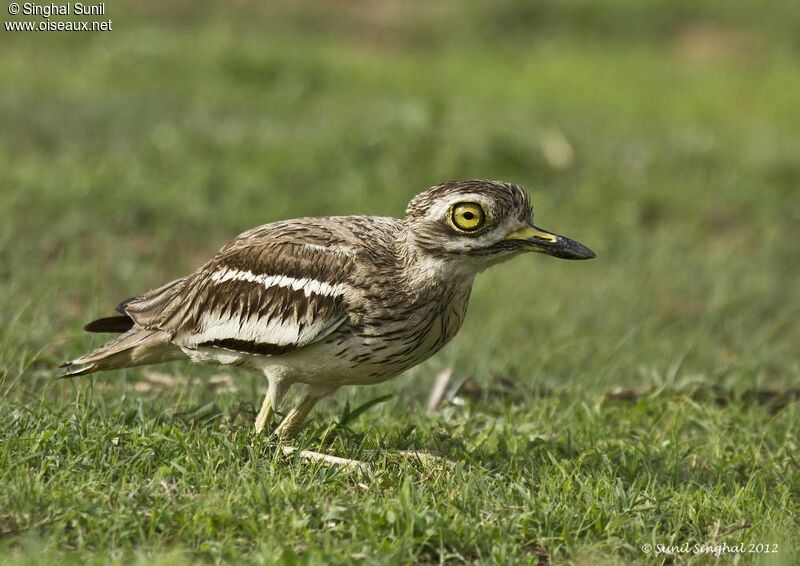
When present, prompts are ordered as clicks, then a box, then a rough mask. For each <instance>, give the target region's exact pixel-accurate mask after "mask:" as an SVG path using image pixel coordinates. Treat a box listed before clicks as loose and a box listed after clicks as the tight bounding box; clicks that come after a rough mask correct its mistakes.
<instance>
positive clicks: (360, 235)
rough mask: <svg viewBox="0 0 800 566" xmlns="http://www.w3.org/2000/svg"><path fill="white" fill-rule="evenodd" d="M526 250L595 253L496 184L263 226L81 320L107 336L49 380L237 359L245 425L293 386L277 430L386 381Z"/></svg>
mask: <svg viewBox="0 0 800 566" xmlns="http://www.w3.org/2000/svg"><path fill="white" fill-rule="evenodd" d="M528 252H537V253H540V254H546V255H549V256H553V257H556V258H562V259H573V260H583V259H591V258H593V257H595V254H594V252H592V251H591V250H590V249H589V248H588V247H586V246H584V245H583V244H580V243H578V242H577V241H575V240H572V239H570V238H567V237H564V236H560V235H557V234H555V233H553V232H550V231H547V230H544V229H542V228H538V227H537V226H536V225H535V224H534V223H533V209H532V207H531V204H530V198H529V196H528V193H527V192H526V191H525V190H524V189H523V188H521V187H520V186H518V185H515V184H512V183H507V182H501V181H488V180H466V181H447V182H443V183H440V184H437V185H435V186H433V187H431V188H429V189H427V190H425V191H424V192H421V193H419V194H418V195H416V196H415V197H414V198H413V199H412V200H411V201H410V202H409V204H408V206H407V208H406V211H405V216H404V217H403V218H394V217H380V216H327V217H306V218H297V219H293V220H283V221H277V222H273V223H270V224H265V225H263V226H259V227H256V228H253V229H251V230H248V231H246V232H244V233H242V234H240V235H239V236H237V237H235V238H234V239H233V240H231V241H230V242H228V243H227V244H225V245H224V246H223V247H222V248H221V249H220V250H219V251H218V252H217V253H216V254H215V255H214V256H213V257H212V258H211V259H210V260H209V261H208V262H206V263H205V264H204V265H202V266H201V267H200V268H199V269H197V270H196V271H194V272H193V273H191V274H189V275H187V276H185V277H181V278H179V279H176V280H174V281H171V282H169V283H167V284H165V285H163V286H161V287H158V288H156V289H154V290H151V291H149V292H146V293H144V294H142V295H138V296H136V297H133V298H130V299H127V300H125V301H123V302H122V303H120V304H119V306H117V308H116V311H117V312H118V313H119V314H118V315H115V316H111V317H106V318H100V319H98V320H94V321H92V322H90V323H88V324H87V325H86V326H85V327H84V330H86V331H87V332H98V333H118V334H119V336H117V337H116V338H114V339H112V340H110V341H109V342H107V343H106V344H104V345H103V346H101V347H99V348H97V349H95V350H94V351H91V352H89V353H87V354H85V355H83V356H81V357H78V358H76V359H74V360H72V361H69V362H66V363H64V364H61V366H60V367H61V368H62V369H63V372H62V374H61V377H75V376H80V375H86V374H90V373H93V372H99V371H106V370H114V369H119V368H127V367H134V366H143V365H149V364H157V363H162V362H168V361H173V360H187V359H188V360H190V361H191V362H195V363H199V364H217V365H231V366H239V367H242V368H244V369H247V370H251V371H255V372H258V373H260V374H262V375H263V376H264V377H265V379H266V386H267V391H266V395H265V397H264V401H263V403H262V405H261V410H260V411H259V413H258V415H257V417H256V419H255V430H256V432H257V433H262V431H264V430H265V429H269V428H271V425H272V421H273V420H274V418H275V416H276V411H278V410H279V408H280V404H281V401H282V400H283V399H284V397H285V395H286V393H287V391H288V390H289V389H290V387H292V385H295V384H302V385H304V386H305V391H304V393H303V394H302V396H301V398H300V401H299V403H297V404H296V405H295V406H294V407H293V408H292V409H291V410H290V411H289V412H288V413H287V414H286V415H285V416H284V418H283V419H282V421H281V422H280V423H279V424H278V426H277V428H275V429H274V430H273V431H272V433H277V436H278V438H279V439H280V440H285V439H289V438H292V437H294V436H295V435H296V434H297V433H298V432H299V431H300V430H301V428H302V426H303V423H304V421H305V420H306V417H307V416H308V414H309V413H310V411H311V410H312V408H313V407H314V406H315V405H316V404H317V403H318V402H319V401H320V399H323V398H325V397H327V396H328V395H330V394H332V393H333V392H334V391H336V390H337V389H339V387H341V386H344V385H368V384H375V383H380V382H383V381H386V380H388V379H390V378H393V377H395V376H397V375H399V374H401V373H403V372H404V371H405V370H408V369H409V368H411V367H413V366H416V365H418V364H420V363H421V362H423V361H425V360H426V359H428V358H430V357H431V356H432V355H433V354H435V353H436V352H437V351H439V350H440V349H441V348H442V347H443V346H444V345H445V344H447V343H448V342H449V341H450V340H451V339H452V338H453V337H454V336H455V335H456V334H457V332H458V331H459V329H460V328H461V326H462V323H463V321H464V317H465V314H466V311H467V304H468V302H469V297H470V293H471V289H472V284H473V281H474V279H475V277H476V275H477V274H478V273H480V272H482V271H484V270H485V269H487V268H489V267H492V266H494V265H496V264H499V263H502V262H504V261H507V260H509V259H511V258H513V257H515V256H518V255H520V254H524V253H528Z"/></svg>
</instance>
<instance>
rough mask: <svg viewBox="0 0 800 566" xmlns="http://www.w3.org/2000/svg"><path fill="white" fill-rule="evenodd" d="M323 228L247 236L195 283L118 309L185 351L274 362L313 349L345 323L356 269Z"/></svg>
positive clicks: (286, 226) (283, 228)
mask: <svg viewBox="0 0 800 566" xmlns="http://www.w3.org/2000/svg"><path fill="white" fill-rule="evenodd" d="M325 220H328V219H321V220H320V221H319V222H317V223H314V222H312V221H310V220H308V219H306V220H303V221H293V222H282V223H276V224H272V225H267V226H264V227H260V228H257V229H254V230H251V231H249V232H246V233H245V234H243V235H242V236H240V237H239V238H236V239H235V240H233V241H231V242H230V243H228V244H227V245H226V246H224V247H223V248H222V249H221V250H220V251H219V252H218V253H217V254H216V255H215V256H214V257H213V258H212V259H211V260H210V261H209V262H208V263H206V264H205V265H204V266H203V267H201V268H200V269H199V270H198V271H196V272H195V273H193V274H192V275H190V276H188V277H185V278H183V279H179V280H177V281H173V282H172V283H170V284H168V285H165V286H163V287H161V288H159V289H156V290H154V291H151V292H149V293H146V294H144V295H142V296H141V297H137V298H135V299H132V300H129V301H126V302H125V303H123V304H122V305H121V307H122V309H123V311H124V312H125V313H126V314H128V315H129V316H130V317H131V318H133V319H134V320H135V321H136V323H137V325H140V326H142V327H145V328H157V329H159V330H165V331H168V332H170V333H171V334H172V336H173V341H174V342H175V343H177V344H180V345H182V346H187V347H198V346H217V347H222V348H227V349H235V350H242V351H252V352H254V353H262V354H263V353H273V354H277V353H284V352H286V351H290V350H293V349H297V348H300V347H302V346H304V345H306V344H309V343H312V342H314V341H315V340H317V339H320V338H321V337H324V336H326V335H327V334H328V333H329V332H331V331H332V330H334V329H335V328H336V327H338V325H339V324H341V323H342V322H343V321H344V320H345V319H346V313H347V309H346V304H345V293H344V290H345V286H346V284H347V281H348V278H349V276H350V275H351V274H352V272H353V269H354V265H355V264H354V262H355V259H354V254H353V253H352V252H350V251H349V249H348V248H347V247H345V246H344V245H343V244H344V242H343V241H342V238H341V237H340V236H338V235H337V234H335V232H336V225H335V224H331V225H327V226H326V225H325V224H324V221H325ZM319 242H323V243H325V244H328V247H325V246H323V245H320V243H319Z"/></svg>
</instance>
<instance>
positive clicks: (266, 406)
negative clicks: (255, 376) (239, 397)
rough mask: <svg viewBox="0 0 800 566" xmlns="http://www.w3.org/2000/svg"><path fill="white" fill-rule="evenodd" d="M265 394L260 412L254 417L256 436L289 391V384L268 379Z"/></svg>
mask: <svg viewBox="0 0 800 566" xmlns="http://www.w3.org/2000/svg"><path fill="white" fill-rule="evenodd" d="M267 380H268V385H267V394H266V395H264V402H263V403H262V404H261V410H260V411H259V412H258V416H257V417H256V434H259V433H261V432H262V431H263V430H264V428H265V427H266V426H267V425H268V424H269V422H270V421H271V420H272V416H273V415H274V414H275V411H276V410H277V408H278V405H280V402H281V399H283V396H284V395H286V392H287V391H288V390H289V384H287V383H286V382H285V381H282V380H278V379H274V378H272V377H268V378H267Z"/></svg>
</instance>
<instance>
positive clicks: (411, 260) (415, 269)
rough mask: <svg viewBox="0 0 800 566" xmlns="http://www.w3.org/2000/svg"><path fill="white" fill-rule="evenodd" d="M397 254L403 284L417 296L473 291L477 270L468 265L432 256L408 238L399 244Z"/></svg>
mask: <svg viewBox="0 0 800 566" xmlns="http://www.w3.org/2000/svg"><path fill="white" fill-rule="evenodd" d="M397 251H398V262H399V263H400V264H401V266H402V269H401V271H402V273H403V279H404V283H405V284H406V285H407V287H408V289H413V290H415V291H416V292H418V293H423V294H425V293H427V292H441V291H443V290H445V289H455V288H470V287H471V286H472V282H473V280H474V279H475V275H476V271H475V269H474V268H473V266H471V265H470V264H469V262H460V261H458V258H453V257H449V256H447V255H444V254H441V255H440V254H434V253H431V252H429V251H427V250H424V249H421V248H419V247H417V246H415V245H414V243H413V241H409V239H407V238H402V239H401V240H400V241H399V242H398V246H397Z"/></svg>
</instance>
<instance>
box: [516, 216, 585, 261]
mask: <svg viewBox="0 0 800 566" xmlns="http://www.w3.org/2000/svg"><path fill="white" fill-rule="evenodd" d="M506 240H510V241H519V242H520V243H521V244H522V246H523V249H524V250H526V251H532V252H538V253H542V254H547V255H551V256H553V257H558V258H561V259H592V258H593V257H596V256H595V253H594V252H593V251H592V250H590V249H589V248H587V247H586V246H584V245H583V244H581V243H579V242H576V241H575V240H570V239H569V238H565V237H564V236H559V235H558V234H553V233H552V232H548V231H547V230H542V229H541V228H537V227H536V226H534V225H533V224H529V225H527V226H526V227H524V228H521V229H519V230H515V231H514V232H511V233H510V234H509V235H508V236H506Z"/></svg>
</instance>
